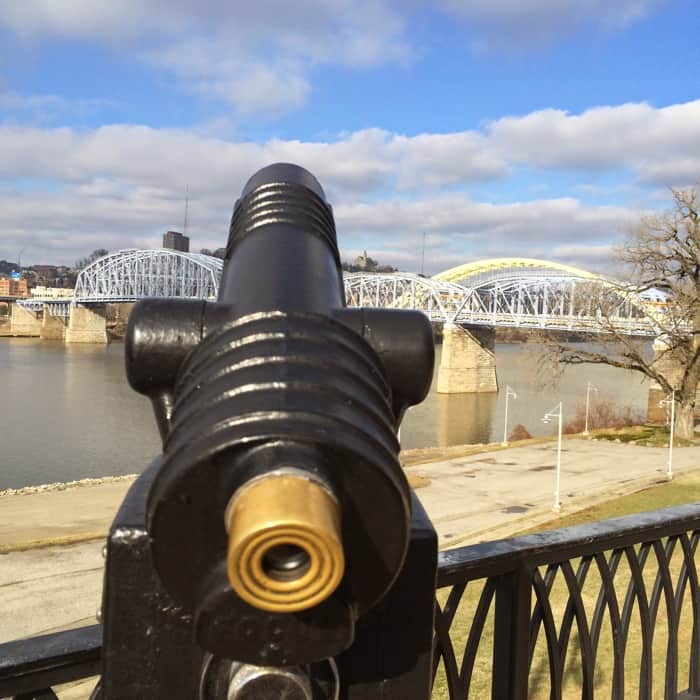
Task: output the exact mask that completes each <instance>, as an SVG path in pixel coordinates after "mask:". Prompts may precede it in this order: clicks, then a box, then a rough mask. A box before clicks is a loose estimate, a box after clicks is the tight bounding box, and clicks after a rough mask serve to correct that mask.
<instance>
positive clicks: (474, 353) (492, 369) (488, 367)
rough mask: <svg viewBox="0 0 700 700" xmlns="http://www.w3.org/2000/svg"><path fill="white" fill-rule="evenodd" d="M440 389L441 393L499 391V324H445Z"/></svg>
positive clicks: (439, 373)
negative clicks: (492, 326)
mask: <svg viewBox="0 0 700 700" xmlns="http://www.w3.org/2000/svg"><path fill="white" fill-rule="evenodd" d="M437 391H438V393H439V394H471V393H479V392H495V391H498V380H497V378H496V329H495V328H490V327H488V326H470V327H469V328H465V327H463V326H458V325H456V324H454V323H446V324H445V326H444V328H443V331H442V356H441V358H440V368H439V369H438V381H437Z"/></svg>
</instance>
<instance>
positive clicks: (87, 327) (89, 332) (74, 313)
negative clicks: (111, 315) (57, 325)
mask: <svg viewBox="0 0 700 700" xmlns="http://www.w3.org/2000/svg"><path fill="white" fill-rule="evenodd" d="M104 313H105V312H104V309H96V308H92V307H87V306H80V305H78V304H75V305H73V306H71V309H70V318H69V320H68V327H67V328H66V343H102V344H106V343H107V342H108V341H107V320H106V318H105V316H104Z"/></svg>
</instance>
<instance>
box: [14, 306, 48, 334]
mask: <svg viewBox="0 0 700 700" xmlns="http://www.w3.org/2000/svg"><path fill="white" fill-rule="evenodd" d="M41 324H42V319H41V317H40V316H37V313H36V311H32V310H31V309H25V308H24V307H23V306H20V305H19V304H12V305H11V306H10V335H14V336H19V337H26V338H38V337H39V336H40V335H41Z"/></svg>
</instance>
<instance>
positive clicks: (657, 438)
mask: <svg viewBox="0 0 700 700" xmlns="http://www.w3.org/2000/svg"><path fill="white" fill-rule="evenodd" d="M591 435H592V437H593V438H594V439H596V440H611V441H613V442H615V441H619V442H629V443H632V444H635V445H644V446H648V447H668V441H669V439H670V437H671V432H670V429H669V427H668V426H666V425H652V424H647V425H632V426H626V427H624V428H602V429H599V430H593V431H591ZM697 444H698V442H697V440H684V439H683V438H679V437H676V436H675V435H674V436H673V446H674V447H689V446H692V445H697Z"/></svg>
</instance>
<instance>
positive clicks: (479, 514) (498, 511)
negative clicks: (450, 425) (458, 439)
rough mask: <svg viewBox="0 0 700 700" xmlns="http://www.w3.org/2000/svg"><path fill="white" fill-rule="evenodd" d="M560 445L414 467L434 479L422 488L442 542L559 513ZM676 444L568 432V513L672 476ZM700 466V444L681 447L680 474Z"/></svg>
mask: <svg viewBox="0 0 700 700" xmlns="http://www.w3.org/2000/svg"><path fill="white" fill-rule="evenodd" d="M556 458H557V445H556V442H547V443H542V444H536V445H529V446H524V447H513V448H508V449H503V450H496V451H492V452H484V453H481V454H474V455H469V456H467V457H461V458H453V459H450V460H447V461H444V462H433V463H431V464H423V465H416V466H415V467H410V468H409V470H410V471H411V472H412V473H415V474H417V475H419V476H421V477H424V478H427V479H429V480H430V482H431V483H430V485H429V486H427V487H426V488H422V489H420V490H419V491H418V495H419V496H420V498H421V501H422V502H423V505H424V506H425V508H426V510H427V511H428V514H429V515H430V517H431V518H432V521H433V524H434V525H435V528H436V530H437V531H438V535H439V536H440V545H441V547H451V546H456V545H457V544H461V543H466V542H475V541H484V540H489V539H499V538H501V537H507V536H510V535H512V534H513V533H515V532H518V531H519V530H522V529H525V528H527V527H530V526H533V525H536V524H539V523H541V522H549V521H552V520H555V519H556V518H557V515H556V513H554V512H552V506H553V504H554V488H555V474H556V469H555V467H556ZM667 460H668V450H667V449H663V448H658V447H641V446H639V445H631V444H625V443H615V442H608V441H605V440H599V441H594V440H583V439H567V440H564V441H563V443H562V454H561V488H560V490H561V514H562V515H565V514H567V513H571V512H573V511H575V510H580V509H582V508H585V507H587V506H589V505H592V504H593V503H597V502H600V501H603V500H607V499H610V498H614V497H615V496H618V495H623V494H625V493H630V492H632V491H638V490H640V489H641V488H644V487H646V486H650V485H652V484H654V483H658V482H660V481H661V482H665V481H666V467H667ZM698 468H700V447H682V448H675V449H674V451H673V470H674V475H680V474H683V473H687V472H688V471H692V470H693V469H698Z"/></svg>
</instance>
